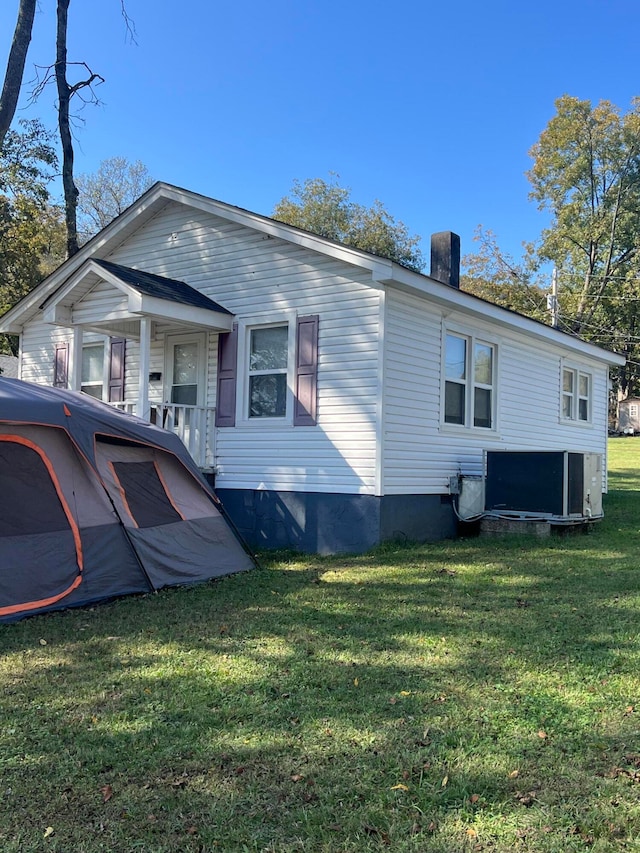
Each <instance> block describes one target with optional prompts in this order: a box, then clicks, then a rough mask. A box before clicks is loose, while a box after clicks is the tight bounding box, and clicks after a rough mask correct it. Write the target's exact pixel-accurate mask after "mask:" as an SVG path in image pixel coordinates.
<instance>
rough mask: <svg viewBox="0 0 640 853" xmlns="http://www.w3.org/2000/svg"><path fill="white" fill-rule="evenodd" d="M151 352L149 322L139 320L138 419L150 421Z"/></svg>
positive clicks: (145, 319) (147, 320)
mask: <svg viewBox="0 0 640 853" xmlns="http://www.w3.org/2000/svg"><path fill="white" fill-rule="evenodd" d="M150 352H151V320H150V319H149V317H141V318H140V377H139V380H138V412H137V414H138V417H139V418H144V420H145V421H149V420H151V409H150V408H149V364H150Z"/></svg>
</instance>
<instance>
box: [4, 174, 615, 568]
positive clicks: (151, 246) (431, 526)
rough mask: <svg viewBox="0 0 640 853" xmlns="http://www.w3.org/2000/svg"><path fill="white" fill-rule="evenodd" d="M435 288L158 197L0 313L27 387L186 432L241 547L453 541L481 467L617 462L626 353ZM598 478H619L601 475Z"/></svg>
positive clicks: (160, 187) (432, 279)
mask: <svg viewBox="0 0 640 853" xmlns="http://www.w3.org/2000/svg"><path fill="white" fill-rule="evenodd" d="M436 238H437V239H436V240H435V241H434V243H433V244H432V270H431V275H430V276H426V275H421V274H418V273H415V272H412V271H410V270H407V269H405V268H404V267H402V266H399V265H398V264H395V263H393V262H391V261H389V260H386V259H384V258H380V257H376V256H374V255H371V254H368V253H366V252H362V251H359V250H357V249H352V248H349V247H346V246H343V245H340V244H337V243H334V242H332V241H330V240H327V239H324V238H322V237H318V236H316V235H314V234H310V233H307V232H305V231H301V230H299V229H297V228H293V227H291V226H288V225H284V224H282V223H280V222H276V221H274V220H272V219H268V218H266V217H264V216H258V215H257V214H254V213H250V212H248V211H246V210H242V209H240V208H237V207H233V206H231V205H228V204H223V203H221V202H218V201H214V200H212V199H209V198H206V197H204V196H201V195H197V194H195V193H192V192H188V191H185V190H182V189H179V188H176V187H173V186H169V185H167V184H162V183H160V184H156V185H155V186H153V187H152V188H151V189H150V190H148V191H147V192H146V193H145V194H144V195H143V196H142V197H141V198H140V199H139V201H138V202H137V203H135V204H134V205H132V206H131V207H130V208H129V209H128V210H126V211H125V212H124V213H123V214H122V215H121V216H119V217H118V218H117V219H116V220H114V221H113V222H112V223H111V224H110V225H109V226H107V227H106V228H105V229H104V230H103V231H101V232H100V233H99V234H98V235H96V236H95V237H94V238H93V239H92V240H91V241H89V243H87V244H86V245H85V246H84V247H83V248H82V249H81V250H80V252H79V253H78V254H77V255H75V256H74V257H73V258H71V259H70V260H68V261H66V262H65V263H64V264H63V265H62V266H61V267H60V268H59V269H58V270H56V271H55V272H54V273H52V275H50V276H49V277H48V278H47V279H46V280H45V281H44V282H43V283H42V284H41V285H40V286H39V287H38V288H36V289H35V290H34V291H33V292H32V293H30V294H29V295H28V296H27V297H25V299H23V300H22V302H20V303H19V304H18V305H17V306H16V307H14V308H13V309H12V310H11V311H9V312H8V313H7V314H6V315H5V316H4V317H3V318H2V320H0V331H1V332H10V333H14V334H19V335H20V351H21V361H20V365H21V372H20V375H21V378H22V379H25V380H28V381H31V382H37V383H43V384H53V385H59V386H68V387H70V388H72V389H82V390H83V391H85V392H87V393H89V394H92V395H93V396H95V397H99V398H101V399H103V400H105V401H110V402H111V403H112V404H114V405H118V406H120V407H121V408H124V409H126V410H127V411H130V412H135V413H137V414H139V415H140V416H141V417H144V418H146V419H149V420H152V421H154V422H155V423H156V424H158V425H160V426H163V427H164V428H165V429H172V430H174V431H176V432H178V433H179V434H180V435H181V437H182V438H183V440H184V441H185V443H186V444H187V446H188V447H189V449H190V450H191V453H192V455H193V456H194V457H195V458H196V460H197V462H198V464H199V465H200V466H201V468H202V469H203V470H204V471H205V472H207V473H209V474H210V475H211V476H215V485H216V490H217V492H218V494H219V495H220V497H221V498H222V501H223V503H224V505H225V506H226V508H227V511H228V513H229V515H230V516H231V518H232V520H233V521H234V522H235V523H236V525H237V526H238V528H239V529H240V530H241V531H242V532H243V533H244V535H245V536H246V537H247V539H248V540H249V541H250V542H252V543H253V544H256V545H264V546H269V547H279V546H293V547H297V548H301V549H303V550H307V551H318V552H322V553H328V552H332V551H361V550H365V549H366V548H368V547H370V546H373V545H375V544H377V543H378V542H380V541H383V540H385V539H391V538H395V537H406V538H409V539H417V540H426V539H435V538H440V537H444V536H450V535H454V534H455V531H456V521H455V516H454V513H453V507H452V505H451V497H450V494H449V490H450V478H451V477H455V476H456V475H457V474H459V473H461V472H462V473H464V474H469V475H474V474H480V473H482V470H483V452H484V451H486V450H495V449H510V450H538V451H539V450H570V451H575V452H592V453H593V452H595V453H600V454H603V455H605V460H606V435H607V394H608V370H609V368H610V367H611V366H614V365H620V364H623V363H624V360H623V359H622V357H620V356H617V355H614V354H612V353H610V352H606V351H604V350H602V349H599V348H597V347H595V346H593V345H591V344H589V343H585V342H584V341H582V340H580V339H578V338H575V337H572V336H569V335H567V334H564V333H561V332H559V331H558V330H557V329H553V328H551V327H549V326H546V325H544V324H542V323H538V322H536V321H534V320H530V319H528V318H526V317H523V316H521V315H519V314H516V313H514V312H510V311H507V310H505V309H503V308H500V307H498V306H496V305H493V304H491V303H488V302H485V301H483V300H482V299H479V298H477V297H475V296H472V295H471V294H468V293H464V292H462V291H460V290H459V289H458V287H457V283H458V268H459V241H458V240H457V238H456V237H455V235H451V234H450V233H445V234H440V235H436ZM605 470H606V465H605Z"/></svg>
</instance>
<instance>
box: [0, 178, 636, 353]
mask: <svg viewBox="0 0 640 853" xmlns="http://www.w3.org/2000/svg"><path fill="white" fill-rule="evenodd" d="M174 203H175V204H181V205H185V206H187V207H191V208H193V209H194V210H199V211H203V212H205V213H209V214H212V215H214V216H218V217H220V218H222V219H225V220H227V221H229V222H234V223H237V224H239V225H242V226H244V227H246V228H251V229H253V230H255V231H259V232H261V233H263V234H265V235H268V236H271V237H276V238H279V239H281V240H283V241H285V242H288V243H292V244H294V245H297V246H301V247H303V248H306V249H309V250H311V251H314V252H318V253H320V254H322V255H325V256H329V257H331V258H334V259H336V260H340V261H342V262H344V263H347V264H350V265H352V266H356V267H358V268H360V269H364V270H366V271H368V272H369V273H370V275H371V283H372V285H374V286H377V287H380V286H382V287H391V288H396V289H398V290H404V291H408V292H410V293H413V294H416V295H419V296H422V297H427V298H429V299H430V300H432V301H433V302H435V303H437V304H438V305H440V306H441V307H443V308H445V309H447V310H456V311H461V312H462V313H464V314H467V315H469V316H471V317H474V318H476V319H484V320H491V321H494V322H496V323H498V324H500V325H502V326H503V327H505V328H509V329H511V330H512V331H514V332H516V333H518V334H523V335H525V336H528V337H531V338H534V339H536V340H537V341H538V342H543V343H546V344H556V345H558V346H561V347H564V348H568V349H569V350H571V351H573V352H574V353H580V354H582V355H585V356H590V357H592V358H596V359H598V360H599V361H601V362H604V363H606V364H608V365H622V364H624V363H625V359H624V358H623V356H620V355H617V354H616V353H612V352H609V351H607V350H604V349H602V348H601V347H598V346H595V345H594V344H591V343H588V342H587V341H583V340H582V339H580V338H577V337H575V336H574V335H570V334H568V333H566V332H562V331H560V330H559V329H557V328H553V327H551V326H547V325H546V324H545V323H541V322H540V321H538V320H533V319H531V318H529V317H525V316H524V315H523V314H518V313H517V312H515V311H511V310H509V309H507V308H503V307H502V306H499V305H496V304H495V303H492V302H488V301H486V300H484V299H482V298H481V297H479V296H475V295H474V294H471V293H467V292H465V291H463V290H459V289H457V288H455V287H451V286H449V285H447V284H444V283H442V282H440V281H437V280H436V279H434V278H431V277H430V276H428V275H424V274H423V273H418V272H414V271H413V270H409V269H407V268H406V267H403V266H401V265H400V264H398V263H396V262H394V261H391V260H388V259H387V258H382V257H379V256H377V255H373V254H371V253H369V252H365V251H363V250H361V249H354V248H352V247H351V246H346V245H344V244H342V243H336V242H335V241H333V240H330V239H328V238H326V237H321V236H319V235H318V234H313V233H311V232H309V231H304V230H302V229H300V228H297V227H295V226H293V225H287V224H286V223H284V222H279V221H278V220H275V219H271V218H269V217H266V216H262V215H260V214H258V213H252V212H251V211H249V210H245V209H244V208H241V207H236V206H234V205H230V204H227V203H226V202H222V201H218V200H216V199H212V198H209V197H207V196H204V195H200V194H199V193H194V192H192V191H191V190H185V189H182V188H180V187H176V186H173V185H172V184H166V183H163V182H158V183H156V184H154V185H153V186H152V187H151V188H150V189H148V190H147V191H146V192H145V193H144V194H143V195H142V196H141V197H140V198H139V199H138V200H137V201H136V202H134V203H133V204H132V205H131V206H130V207H128V208H127V209H126V210H125V211H124V212H123V213H121V214H120V215H119V216H118V217H116V219H114V220H113V221H112V222H111V223H110V224H109V225H107V226H106V228H103V229H102V231H100V232H99V233H98V234H96V235H95V236H94V237H93V238H92V239H91V240H89V242H88V243H86V244H85V245H84V246H83V247H82V248H81V249H80V251H79V252H78V253H77V254H75V255H74V256H73V257H71V258H69V259H68V260H67V261H65V262H64V263H63V264H62V265H61V266H60V267H58V269H57V270H55V271H54V272H53V273H52V274H51V275H50V276H48V278H46V279H45V280H44V281H43V282H42V283H41V284H40V285H38V286H37V287H36V288H34V290H32V291H31V293H29V294H27V296H25V297H24V298H23V299H22V300H21V301H20V302H19V303H18V304H17V305H15V306H14V307H13V308H11V309H10V310H9V311H7V313H6V314H4V316H3V317H1V318H0V332H7V333H10V334H11V333H12V334H19V333H20V332H21V330H22V327H23V326H24V324H25V323H26V322H28V321H29V319H30V318H31V317H32V316H33V314H34V313H35V312H36V311H37V310H38V308H40V307H42V304H43V302H44V301H46V300H47V299H48V297H50V296H51V295H52V294H54V293H55V292H56V291H57V290H58V288H60V287H62V286H64V284H65V282H66V281H67V280H68V279H69V277H70V276H72V275H73V274H74V273H75V272H76V271H77V270H78V269H79V267H81V266H82V264H84V263H86V262H87V261H88V260H90V259H93V261H95V262H100V263H101V264H103V265H104V264H105V263H107V264H110V263H111V262H109V261H106V262H105V261H102V260H101V258H103V257H104V256H108V255H109V254H110V253H111V252H113V251H115V249H116V248H117V247H118V246H120V245H122V244H123V243H125V242H126V241H127V239H128V238H129V237H130V236H131V235H132V234H134V233H135V232H136V231H138V230H139V229H140V228H141V227H142V226H144V224H145V223H146V222H148V221H149V220H150V219H152V218H153V217H155V216H157V215H158V214H159V213H160V212H161V211H162V210H163V209H164V208H165V207H167V206H168V205H171V204H174ZM114 266H115V267H119V266H120V265H118V264H114ZM103 268H104V269H107V268H106V267H103ZM120 269H121V270H122V269H127V268H126V267H120ZM134 272H135V273H137V274H138V275H139V276H150V274H149V273H147V274H144V273H141V271H139V270H136V271H134ZM116 275H117V273H116ZM121 281H122V279H121ZM141 281H142V278H141V277H140V278H138V285H140V284H141ZM169 281H170V280H169ZM147 283H148V285H149V286H152V282H151V281H149V280H148V279H147ZM182 284H184V282H182ZM130 286H135V285H132V284H131V285H130ZM186 286H187V287H188V285H186ZM137 289H138V290H139V291H140V292H142V291H141V289H140V287H139V286H138V288H137ZM214 304H215V303H214ZM218 310H220V309H218ZM222 310H225V309H222Z"/></svg>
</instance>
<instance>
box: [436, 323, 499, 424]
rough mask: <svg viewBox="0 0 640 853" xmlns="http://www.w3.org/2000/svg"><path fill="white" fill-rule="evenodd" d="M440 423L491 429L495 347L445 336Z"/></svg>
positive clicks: (459, 336) (464, 337)
mask: <svg viewBox="0 0 640 853" xmlns="http://www.w3.org/2000/svg"><path fill="white" fill-rule="evenodd" d="M444 372H445V386H444V422H445V423H446V424H458V425H460V426H473V427H480V428H482V429H492V427H493V422H494V413H493V412H494V393H493V392H494V383H495V380H494V374H495V347H494V346H493V344H488V343H485V342H484V341H480V340H476V339H475V338H474V337H469V336H465V335H456V334H452V333H450V332H448V333H447V334H446V337H445V359H444Z"/></svg>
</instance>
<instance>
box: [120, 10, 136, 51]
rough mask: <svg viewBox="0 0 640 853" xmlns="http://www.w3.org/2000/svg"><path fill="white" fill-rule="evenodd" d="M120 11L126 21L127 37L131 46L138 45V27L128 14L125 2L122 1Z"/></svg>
mask: <svg viewBox="0 0 640 853" xmlns="http://www.w3.org/2000/svg"><path fill="white" fill-rule="evenodd" d="M120 10H121V12H122V17H123V19H124V25H125V27H126V31H127V36H128V38H129V41H130V42H131V44H135V45H137V44H138V41H137V36H138V34H137V32H136V25H135V22H134V20H133V18H130V17H129V15H128V13H127V8H126V6H125V3H124V0H120Z"/></svg>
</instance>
